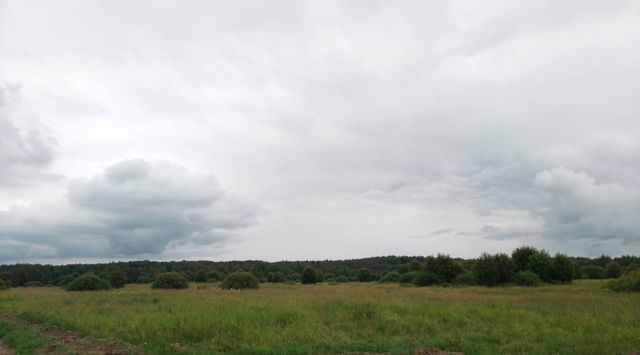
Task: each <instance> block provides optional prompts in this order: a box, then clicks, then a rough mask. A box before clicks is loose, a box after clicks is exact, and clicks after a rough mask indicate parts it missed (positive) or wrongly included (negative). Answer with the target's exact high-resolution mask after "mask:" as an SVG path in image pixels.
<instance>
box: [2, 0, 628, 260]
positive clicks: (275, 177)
mask: <svg viewBox="0 0 640 355" xmlns="http://www.w3.org/2000/svg"><path fill="white" fill-rule="evenodd" d="M639 216H640V3H638V2H637V1H617V0H613V1H592V0H575V1H564V0H553V1H551V0H548V1H547V0H530V1H529V0H518V1H507V2H505V1H491V0H489V1H482V2H479V1H455V0H454V1H347V0H342V1H324V0H323V1H303V0H291V1H285V0H276V1H268V2H265V1H245V0H240V1H238V0H229V1H192V0H187V1H177V0H175V1H166V0H161V1H158V0H154V1H142V0H134V1H128V0H127V1H115V0H114V1H91V0H75V1H68V0H63V1H55V2H51V1H44V0H42V1H37V0H27V1H19V0H0V263H15V262H46V263H69V262H95V261H110V260H138V259H152V260H182V259H208V260H237V259H261V260H270V261H275V260H307V259H345V258H360V257H368V256H379V255H432V254H436V253H447V254H450V255H452V256H455V257H465V258H473V257H477V256H478V255H480V254H481V253H482V252H485V251H486V252H491V253H495V252H510V251H511V250H512V249H514V248H516V247H518V246H522V245H532V246H535V247H538V248H545V249H547V250H549V251H550V252H551V253H555V252H563V253H568V254H570V255H581V256H599V255H601V254H608V255H612V256H616V255H623V254H640V218H639Z"/></svg>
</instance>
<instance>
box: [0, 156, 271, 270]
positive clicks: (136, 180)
mask: <svg viewBox="0 0 640 355" xmlns="http://www.w3.org/2000/svg"><path fill="white" fill-rule="evenodd" d="M258 212H259V210H258V209H257V208H256V207H255V206H253V205H250V204H248V203H246V202H243V201H242V200H240V199H238V198H236V197H234V196H232V195H229V194H227V193H225V192H224V191H223V190H222V189H221V188H220V186H219V184H218V182H217V180H216V179H215V178H214V177H213V176H211V175H202V174H196V173H193V172H191V171H189V170H187V169H186V168H184V167H181V166H178V165H175V164H172V163H169V162H165V161H153V162H148V161H145V160H126V161H122V162H120V163H118V164H115V165H113V166H111V167H109V168H108V169H107V170H106V171H105V172H104V173H101V174H98V175H95V176H94V177H92V178H82V179H76V180H73V181H72V182H71V184H70V185H69V189H68V194H67V198H66V199H62V200H60V201H56V202H51V203H48V204H43V205H37V206H29V207H22V208H20V207H14V208H12V209H10V210H8V211H7V212H0V242H2V243H4V244H6V245H14V247H12V248H11V249H12V250H13V253H12V254H11V255H0V257H3V258H5V259H7V258H9V257H13V258H29V257H39V258H52V257H57V258H70V257H82V258H87V257H103V258H104V257H131V256H144V255H156V254H159V253H162V252H164V251H165V250H166V249H167V247H168V246H169V245H172V246H173V247H179V246H180V245H185V244H194V245H218V247H220V248H221V247H222V246H224V245H225V244H226V243H228V242H230V239H229V238H230V237H231V236H232V232H233V231H235V230H237V229H240V228H244V227H247V226H250V225H251V224H253V223H255V219H256V216H257V214H258Z"/></svg>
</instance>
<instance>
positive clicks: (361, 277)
mask: <svg viewBox="0 0 640 355" xmlns="http://www.w3.org/2000/svg"><path fill="white" fill-rule="evenodd" d="M371 278H372V275H371V271H369V269H367V268H362V269H360V270H358V281H360V282H369V281H371Z"/></svg>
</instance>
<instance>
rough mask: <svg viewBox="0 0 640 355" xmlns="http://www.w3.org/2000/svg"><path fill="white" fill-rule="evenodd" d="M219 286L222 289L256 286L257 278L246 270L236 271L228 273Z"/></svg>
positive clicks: (252, 287)
mask: <svg viewBox="0 0 640 355" xmlns="http://www.w3.org/2000/svg"><path fill="white" fill-rule="evenodd" d="M220 288H222V289H224V290H243V289H255V288H258V279H257V278H256V277H255V276H254V275H253V274H252V273H250V272H248V271H236V272H232V273H230V274H229V275H228V276H227V277H226V278H225V279H224V281H222V284H221V285H220Z"/></svg>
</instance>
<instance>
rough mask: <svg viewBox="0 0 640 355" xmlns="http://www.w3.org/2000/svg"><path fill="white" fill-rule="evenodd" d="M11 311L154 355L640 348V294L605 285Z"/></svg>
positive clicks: (307, 290)
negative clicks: (135, 347)
mask: <svg viewBox="0 0 640 355" xmlns="http://www.w3.org/2000/svg"><path fill="white" fill-rule="evenodd" d="M0 313H1V314H5V315H15V316H18V317H20V318H22V319H24V320H27V321H29V322H34V323H40V324H49V325H57V326H59V327H61V328H64V329H69V330H73V331H76V332H78V333H80V334H82V335H86V336H91V337H94V338H109V337H113V338H115V339H118V340H121V341H124V342H128V343H131V344H134V345H136V346H138V347H140V348H141V349H142V350H144V351H145V352H147V353H151V354H176V353H186V354H200V353H202V354H210V353H247V354H305V353H349V352H389V353H411V352H412V351H413V350H415V349H420V348H439V349H443V350H446V351H458V352H465V353H467V354H496V353H511V354H519V353H528V354H544V353H548V354H552V353H553V354H556V353H560V354H576V353H577V354H617V353H629V352H631V351H640V294H637V293H636V294H632V293H614V292H608V291H604V290H602V288H601V282H599V281H590V282H589V281H577V282H574V284H573V285H566V286H562V285H554V286H545V287H538V288H521V287H504V288H485V287H465V288H444V287H426V288H415V287H401V286H398V285H383V284H375V283H370V284H366V283H345V284H338V285H329V284H318V285H286V284H273V285H272V284H263V285H261V288H260V289H259V290H252V291H223V290H220V289H219V288H218V287H217V286H216V285H213V284H192V285H191V287H190V288H189V289H187V290H180V291H161V290H151V289H150V288H149V286H148V285H128V286H127V287H126V288H124V289H121V290H112V291H100V292H67V291H63V290H61V289H57V288H15V289H11V290H9V291H4V292H0Z"/></svg>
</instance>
